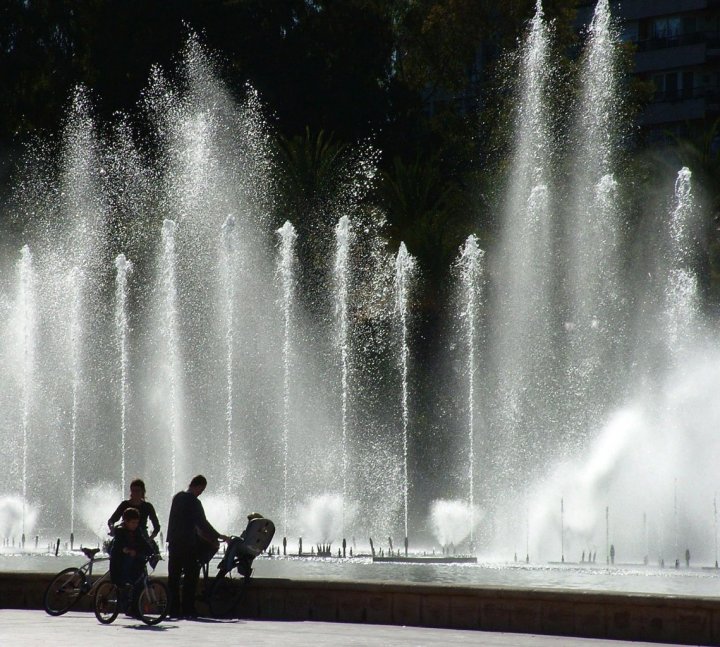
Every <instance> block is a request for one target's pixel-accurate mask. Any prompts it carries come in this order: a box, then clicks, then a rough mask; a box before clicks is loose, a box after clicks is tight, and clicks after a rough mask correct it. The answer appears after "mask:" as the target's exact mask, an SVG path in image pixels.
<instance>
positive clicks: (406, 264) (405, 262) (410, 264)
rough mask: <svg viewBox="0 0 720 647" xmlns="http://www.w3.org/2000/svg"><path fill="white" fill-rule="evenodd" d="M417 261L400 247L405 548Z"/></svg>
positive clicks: (397, 310) (397, 288) (397, 284)
mask: <svg viewBox="0 0 720 647" xmlns="http://www.w3.org/2000/svg"><path fill="white" fill-rule="evenodd" d="M415 266H416V263H415V259H414V258H413V257H412V256H411V255H410V254H409V253H408V250H407V247H406V246H405V243H400V249H399V250H398V253H397V256H396V258H395V313H396V314H397V317H398V320H397V323H398V328H399V333H400V378H401V381H402V390H401V411H402V451H403V511H404V529H405V546H406V550H407V541H408V490H409V481H408V424H409V418H410V416H409V412H408V357H409V352H408V298H409V293H410V289H411V282H412V279H413V274H414V272H415Z"/></svg>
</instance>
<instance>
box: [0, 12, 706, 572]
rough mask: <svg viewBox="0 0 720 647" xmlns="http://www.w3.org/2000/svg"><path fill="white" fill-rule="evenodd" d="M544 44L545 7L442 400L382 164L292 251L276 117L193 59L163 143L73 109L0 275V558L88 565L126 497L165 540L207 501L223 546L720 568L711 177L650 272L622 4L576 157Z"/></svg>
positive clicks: (468, 256) (355, 180) (160, 110)
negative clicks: (378, 179) (633, 209)
mask: <svg viewBox="0 0 720 647" xmlns="http://www.w3.org/2000/svg"><path fill="white" fill-rule="evenodd" d="M551 41H552V32H551V30H550V29H549V28H548V26H547V24H546V21H545V18H544V16H543V13H542V9H541V6H540V4H539V3H538V5H537V11H536V14H535V16H534V17H533V19H532V21H531V22H530V24H529V29H528V34H527V38H526V39H525V41H524V43H523V45H522V47H521V51H520V55H519V59H518V62H519V74H518V79H517V86H518V87H517V92H518V93H519V96H520V97H521V100H519V101H517V102H516V105H517V113H516V114H514V115H513V119H514V124H515V125H516V127H515V129H514V141H513V146H512V150H511V163H510V164H509V168H510V169H511V170H510V173H509V177H508V178H507V184H506V186H505V187H504V190H505V191H504V195H505V199H504V200H503V203H502V204H501V205H499V213H500V216H499V231H498V236H497V240H494V239H488V241H487V244H485V242H484V243H483V246H484V247H485V249H484V250H482V249H481V248H480V240H479V239H478V238H477V237H476V236H475V235H471V236H470V237H468V238H467V240H466V241H465V244H464V245H463V247H462V249H461V250H458V251H459V254H460V256H459V258H458V260H457V262H456V264H455V274H454V277H455V278H454V281H455V287H456V297H457V298H456V299H455V300H454V301H453V305H452V306H451V307H448V311H447V312H444V313H442V314H443V315H444V316H445V320H446V321H451V322H453V323H452V325H448V327H447V328H448V330H449V332H448V334H447V338H444V339H442V340H441V341H442V342H443V343H445V348H446V349H448V350H447V353H446V354H447V357H448V359H447V363H448V364H452V366H451V368H450V371H449V373H450V374H451V375H452V376H453V378H452V379H448V380H444V379H443V378H442V377H438V379H428V380H423V379H421V378H422V375H423V373H429V372H434V371H435V369H436V367H435V366H423V365H422V364H421V363H419V362H416V361H415V359H414V358H415V357H417V356H418V355H419V354H417V353H416V351H417V349H418V348H420V346H421V344H423V343H425V340H423V339H422V338H421V337H420V336H419V335H415V334H414V332H415V329H416V328H415V323H416V322H419V321H421V319H415V316H416V314H418V312H419V304H418V303H417V302H416V299H415V294H416V292H415V290H414V287H415V283H414V280H415V278H417V280H418V281H420V280H422V267H418V266H417V263H416V262H415V261H414V259H413V257H412V256H411V254H410V252H411V251H412V249H410V250H409V249H408V248H407V247H406V246H405V245H404V244H400V245H399V250H398V252H397V254H391V253H389V252H388V248H389V246H388V244H387V243H386V242H385V241H386V240H387V238H384V234H386V233H387V230H386V229H385V223H384V216H383V214H382V213H380V212H379V210H378V209H377V208H376V207H374V206H372V205H371V204H369V202H368V203H362V204H359V203H360V202H361V201H360V199H359V198H358V196H361V197H362V196H366V195H368V193H369V192H370V189H369V188H368V187H371V186H372V179H373V177H374V176H375V168H374V166H373V163H374V160H375V158H374V157H373V156H372V155H367V156H365V157H363V156H362V155H359V154H358V157H359V158H362V159H361V162H362V163H360V162H358V164H357V166H358V167H361V171H358V173H357V177H356V176H353V177H352V178H349V179H348V180H347V182H346V183H345V184H344V185H343V188H342V190H340V191H339V195H338V197H337V200H336V201H334V202H332V204H329V205H328V208H327V212H326V213H324V214H323V215H324V216H325V219H324V220H323V221H322V223H321V224H320V225H318V226H317V229H315V230H314V229H312V227H308V226H307V223H301V222H300V221H294V222H295V225H296V226H297V231H296V230H295V228H294V227H293V225H291V224H290V223H289V222H285V224H282V223H283V222H284V221H285V217H286V214H282V213H281V212H282V205H278V204H276V203H275V202H276V195H275V186H276V185H275V178H276V177H277V174H279V173H282V172H283V169H279V168H277V167H276V166H275V163H276V160H275V158H274V157H273V154H272V150H271V147H270V144H269V141H270V134H269V130H268V127H267V126H266V124H265V121H264V119H263V116H262V115H263V110H262V105H261V103H260V100H259V98H258V96H257V94H256V93H255V92H254V91H253V90H248V94H247V96H246V97H245V98H244V99H242V100H240V101H237V100H236V99H235V98H233V97H232V95H231V93H230V92H229V91H228V90H227V88H225V87H224V85H223V84H222V82H221V81H220V80H219V77H218V74H217V70H216V69H215V66H214V65H213V62H212V57H211V56H209V55H207V54H206V53H204V52H203V50H202V48H201V47H200V46H199V45H198V44H197V43H196V42H195V41H193V40H192V39H191V42H190V43H189V45H188V47H187V48H186V51H185V52H184V60H185V63H184V65H183V67H182V69H181V70H180V73H179V74H178V75H165V74H164V73H163V72H162V71H161V70H159V69H154V70H153V72H152V74H151V80H150V85H149V88H148V90H147V92H146V93H144V95H143V97H144V98H143V104H142V107H141V114H140V118H142V119H145V120H146V122H147V130H148V131H149V132H151V133H152V137H151V138H150V139H149V140H148V141H149V142H150V143H148V142H136V141H134V139H133V134H132V130H130V129H129V128H128V126H127V124H128V119H129V118H128V117H123V118H121V120H120V121H121V123H120V124H117V125H115V127H114V128H110V129H106V128H98V127H97V126H96V124H95V118H94V117H93V114H92V109H91V106H90V105H89V102H88V100H87V97H86V95H85V93H83V92H79V93H78V96H77V97H76V98H75V101H74V103H73V107H72V109H71V111H70V113H69V115H68V120H67V126H66V136H65V138H64V139H63V143H62V146H60V147H59V148H58V150H57V151H55V153H54V154H55V155H57V156H58V160H57V161H58V164H57V165H50V166H53V168H47V167H46V166H45V165H42V164H40V165H38V167H37V168H34V170H33V172H29V173H28V174H27V177H26V178H24V179H23V181H22V186H21V187H20V188H19V189H18V192H17V193H18V195H17V196H16V198H15V201H16V202H17V213H18V214H19V215H18V219H19V221H20V222H21V223H22V224H23V225H24V231H23V234H22V236H23V241H22V242H23V244H26V245H27V246H25V247H23V248H22V251H19V257H20V260H19V261H18V260H17V257H16V256H15V255H13V256H12V258H10V259H4V258H3V259H0V260H2V262H3V263H4V264H6V265H8V266H10V265H15V264H16V263H19V264H18V265H17V269H18V272H19V278H17V274H16V273H12V272H4V273H3V274H2V275H1V278H0V309H1V310H2V313H3V314H6V313H10V312H12V313H13V315H12V317H10V318H9V320H11V321H10V323H9V324H6V325H4V326H3V327H2V329H0V353H2V359H3V361H4V364H3V365H6V366H7V367H8V369H7V371H5V374H4V375H1V376H0V387H1V388H0V443H1V446H2V448H3V453H4V455H11V456H13V457H14V458H13V461H14V462H13V469H12V470H11V472H12V473H10V474H5V475H0V478H1V479H2V480H0V493H2V497H3V498H2V501H3V504H2V506H4V507H2V506H0V508H2V510H3V512H2V515H0V516H2V518H3V519H5V518H7V519H9V521H7V522H5V521H4V525H3V526H2V527H1V528H0V529H2V528H5V527H7V528H10V527H12V530H6V531H5V532H8V533H10V532H12V533H22V532H23V531H24V532H27V531H28V530H29V529H30V528H31V527H32V528H34V529H35V531H36V532H38V533H40V534H41V535H42V536H46V537H50V538H51V539H54V538H55V537H56V536H57V535H60V534H61V533H65V532H66V530H65V526H66V525H67V523H68V520H69V523H70V532H71V533H72V534H73V535H74V536H79V537H82V538H83V539H85V540H90V541H95V538H96V537H97V534H98V530H99V529H98V527H97V526H98V524H101V523H102V521H103V520H104V519H105V518H106V517H107V516H109V513H110V512H111V511H112V509H114V507H115V505H116V503H117V502H116V501H115V500H106V499H112V498H113V497H115V496H117V494H118V488H117V483H116V480H117V478H118V475H119V479H120V481H121V485H122V486H123V487H124V486H125V483H126V480H127V479H128V478H129V477H132V476H133V475H134V474H137V475H138V476H144V477H145V478H146V481H147V482H148V486H149V493H150V495H151V500H152V501H153V503H154V504H155V505H156V507H157V509H158V511H159V513H160V516H161V519H162V518H164V516H165V515H166V513H167V509H168V507H169V501H170V498H171V495H172V494H173V493H174V492H175V491H177V490H178V489H180V488H181V487H183V486H184V485H185V483H186V482H187V481H188V480H189V478H190V477H191V476H192V475H193V474H194V473H197V472H202V473H205V474H206V475H207V476H208V479H209V482H210V486H209V489H208V492H207V497H208V498H207V499H206V500H207V501H208V504H207V506H206V507H207V509H208V514H209V516H211V511H212V514H216V515H218V516H219V517H220V518H221V519H225V523H226V524H227V525H228V526H230V527H232V526H234V525H235V526H236V525H237V524H239V523H241V522H242V519H243V516H244V514H246V513H247V512H249V511H252V510H258V511H261V512H262V513H264V514H266V515H267V516H269V517H271V518H277V519H279V520H281V525H282V529H283V535H284V536H285V537H286V538H288V539H289V538H300V537H303V538H304V539H305V542H306V549H307V547H308V546H310V545H312V544H313V543H314V542H318V543H322V544H323V545H324V546H325V545H328V544H333V546H334V548H335V549H337V547H338V546H339V545H341V544H340V542H341V541H342V540H343V539H345V540H346V541H347V542H351V538H353V537H354V538H356V539H357V541H352V544H353V547H354V554H355V555H357V553H358V552H364V553H367V552H368V551H367V550H366V549H367V547H368V545H369V541H370V537H374V542H375V545H376V546H377V547H378V550H380V546H381V543H380V542H382V546H383V549H384V546H385V539H386V538H392V537H395V538H396V539H397V538H398V537H402V539H406V540H408V541H409V539H410V538H412V548H413V551H421V550H426V551H431V550H433V548H438V547H439V546H440V545H443V546H444V547H445V548H446V549H447V548H448V547H449V546H450V545H453V547H454V548H455V550H460V547H461V546H462V550H465V549H466V547H469V549H470V552H472V553H473V555H471V557H480V558H481V559H483V558H484V559H486V560H494V561H502V562H507V561H511V558H512V555H513V552H516V553H517V552H518V551H517V550H514V549H515V548H516V547H517V546H518V545H519V546H521V547H524V548H525V554H526V560H525V561H529V558H530V555H532V556H533V561H534V562H536V563H539V562H542V561H547V560H549V559H555V560H557V559H558V557H560V558H561V560H562V559H563V558H566V564H565V566H563V568H565V567H567V566H568V563H569V562H575V561H577V560H578V559H579V557H580V550H582V551H590V550H591V549H592V550H593V551H596V549H597V547H600V548H601V547H602V546H603V544H606V545H614V546H616V547H618V550H619V551H621V552H620V553H619V554H622V555H628V559H629V560H635V561H636V562H637V563H638V564H639V563H640V562H641V561H647V562H649V563H655V562H656V561H657V558H658V557H660V558H661V557H662V556H663V555H665V554H667V555H670V554H671V552H675V553H676V556H677V554H678V553H679V551H681V550H684V549H685V547H686V545H690V546H691V547H692V550H693V555H694V556H696V559H697V560H698V562H701V561H702V560H705V561H706V562H708V563H714V562H715V561H716V559H717V547H716V546H717V540H716V537H717V530H716V528H715V527H711V523H710V521H708V522H707V523H706V522H705V521H703V520H704V519H708V520H709V519H710V516H709V515H710V505H711V498H712V496H713V493H714V492H715V491H716V489H717V488H716V486H715V481H714V473H715V469H714V465H712V460H711V457H712V455H713V453H714V450H715V449H716V448H717V440H716V438H715V433H714V429H715V428H716V427H717V421H718V420H720V405H719V404H718V403H717V402H716V398H715V397H714V393H713V392H712V389H711V387H710V386H709V385H712V384H714V383H716V382H717V381H718V379H720V375H719V371H718V369H717V366H718V365H720V361H718V360H719V359H720V343H718V339H717V334H715V333H714V332H712V330H710V327H709V326H707V325H706V324H707V321H709V319H708V318H707V317H706V315H705V314H704V313H703V309H702V307H701V301H702V297H701V294H700V293H699V290H698V281H697V277H696V274H695V261H696V246H697V240H696V231H695V229H696V227H697V225H698V223H697V218H698V208H697V205H696V204H695V201H694V199H693V188H692V177H691V173H690V171H689V170H688V169H683V170H681V171H680V174H679V175H678V178H677V184H676V187H675V194H674V198H673V202H672V204H671V205H670V206H669V207H668V208H667V209H666V210H664V211H662V213H656V214H655V217H656V218H657V220H656V221H653V222H652V223H649V224H648V227H647V228H648V229H649V230H650V229H652V230H654V231H656V232H659V233H658V234H657V236H656V237H655V238H652V239H648V240H647V241H644V240H632V241H631V243H629V242H628V240H629V239H631V238H632V237H633V232H632V231H628V227H627V223H626V222H625V219H626V217H625V214H624V213H623V211H622V208H621V205H622V195H623V191H624V184H623V182H624V180H623V177H622V173H621V170H620V169H621V166H620V165H619V164H618V161H617V155H618V147H619V144H620V141H621V136H622V130H623V129H622V124H621V123H620V122H621V120H620V119H619V118H618V117H616V116H615V114H616V111H614V110H613V109H612V107H613V106H614V105H615V102H616V101H617V93H618V87H619V85H618V82H617V75H616V73H615V71H614V70H615V67H616V66H615V65H614V62H613V61H614V59H613V56H614V52H615V48H616V45H617V36H616V34H615V32H614V28H613V25H612V21H611V20H610V18H609V13H608V3H607V2H605V1H603V2H601V3H600V4H599V5H598V8H597V13H596V16H595V19H594V21H593V23H592V26H591V31H590V33H589V38H588V41H587V46H586V51H585V55H584V57H583V67H582V70H583V71H582V92H581V96H580V99H579V101H578V106H577V109H576V110H575V112H574V114H573V115H566V117H567V119H566V121H567V124H566V130H567V134H565V135H564V134H563V129H562V128H560V127H555V123H556V122H555V121H553V120H552V118H551V117H552V116H553V115H551V108H550V106H551V102H550V101H549V100H548V95H549V94H550V93H551V92H552V88H553V84H554V83H556V82H557V79H556V78H555V74H554V70H553V67H552V63H551V57H550V54H549V51H550V47H551V45H552V42H551ZM175 76H179V77H181V78H182V83H178V84H177V85H175V84H173V83H172V82H171V81H169V80H168V79H170V78H175ZM551 124H553V127H551ZM98 133H103V135H100V134H98ZM108 133H109V134H108ZM144 147H149V148H150V149H151V152H152V153H153V154H152V155H146V154H145V153H146V151H145V150H144ZM568 150H571V152H570V153H569V154H568V152H567V151H568ZM43 152H44V149H43ZM33 159H35V160H37V159H43V156H42V155H36V156H35V157H31V161H30V162H29V164H30V166H32V163H31V162H32V160H33ZM368 160H369V161H368ZM55 166H56V167H57V168H55ZM57 169H59V170H57ZM668 195H670V187H669V190H668ZM60 198H61V199H60ZM14 206H15V205H14ZM228 214H232V215H231V216H228ZM649 217H650V216H648V218H649ZM621 234H622V235H621ZM637 238H641V237H637ZM483 240H484V239H483ZM644 243H646V244H644ZM630 244H633V245H635V246H636V247H634V248H633V249H632V250H631V248H630ZM29 250H32V255H31V254H30V251H29ZM637 250H642V253H635V252H636V251H637ZM128 258H132V264H131V263H130V261H128V260H127V259H128ZM131 270H132V280H129V275H130V271H131ZM448 270H450V268H448ZM10 276H12V278H7V277H10ZM113 281H114V285H113ZM31 286H32V287H31ZM411 323H412V326H411ZM439 328H440V329H441V330H443V331H445V328H443V327H442V326H440V327H439ZM450 329H452V330H450ZM411 331H412V332H413V334H411ZM21 333H22V334H21ZM450 349H452V350H450ZM5 360H7V361H5ZM433 374H434V373H433ZM437 375H438V376H442V375H443V374H442V373H440V372H438V373H437ZM423 383H426V384H429V385H430V386H429V387H428V388H426V389H423V390H421V391H419V390H418V389H417V385H418V384H423ZM117 385H119V388H118V386H117ZM39 393H43V394H44V396H45V397H43V398H42V399H41V398H39V397H37V396H38V394H39ZM423 399H424V400H426V401H428V402H429V403H430V405H431V406H428V407H426V408H423V409H421V408H420V407H418V406H416V405H417V404H418V403H419V402H421V400H423ZM423 412H429V413H423ZM421 414H422V415H421ZM51 447H52V451H51V450H50V448H51ZM38 465H42V469H40V468H39V467H38ZM676 477H677V479H678V481H677V488H678V491H677V493H676V492H675V487H676V486H675V484H674V481H673V479H674V478H676ZM108 481H110V482H109V483H108ZM213 489H214V491H213ZM628 492H632V493H633V497H629V496H628ZM68 495H69V496H68ZM630 499H632V500H630ZM7 501H10V503H6V502H7ZM559 501H562V503H561V505H558V502H559ZM18 502H20V503H19V504H18ZM30 502H32V504H33V505H30ZM713 503H714V502H713ZM78 504H79V505H78ZM18 505H19V506H20V507H19V508H18V507H17V506H18ZM39 505H41V509H42V510H43V514H42V515H40V516H38V517H37V518H35V519H33V516H34V514H35V513H34V510H36V507H37V506H39ZM103 507H106V508H107V513H106V514H105V513H103V515H100V513H99V511H97V510H96V509H99V508H103ZM5 509H7V510H8V511H9V512H7V511H5ZM608 509H611V510H612V524H610V518H609V511H608ZM16 510H19V511H20V513H19V514H20V517H19V519H20V521H19V522H18V521H16V518H15V511H16ZM518 511H520V512H518ZM606 511H608V513H607V516H606ZM95 512H97V514H95ZM23 520H24V521H23ZM18 523H19V525H20V530H17V529H16V526H18ZM279 525H280V524H279ZM715 525H716V522H715ZM676 528H677V530H676ZM232 529H233V530H238V528H237V527H235V528H232ZM223 530H225V529H223ZM228 530H230V528H228ZM558 538H560V542H558ZM293 541H294V539H293ZM401 541H402V540H401ZM307 542H310V543H309V544H308V543H307ZM389 543H390V542H388V544H389ZM400 543H401V542H399V541H396V542H395V550H396V549H397V547H398V546H399V545H400ZM558 543H559V544H560V546H559V547H560V555H558ZM357 545H359V548H357ZM291 549H292V547H291ZM292 550H293V551H294V549H292ZM297 552H300V549H298V550H297V551H294V554H297ZM333 552H337V550H334V551H333ZM305 553H307V550H305ZM645 558H647V559H645ZM520 561H523V560H520ZM601 561H603V560H602V557H601ZM523 566H526V565H523ZM527 566H528V568H529V565H527Z"/></svg>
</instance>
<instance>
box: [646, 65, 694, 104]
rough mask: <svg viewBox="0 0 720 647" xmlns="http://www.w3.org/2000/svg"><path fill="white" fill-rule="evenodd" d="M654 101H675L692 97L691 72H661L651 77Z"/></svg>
mask: <svg viewBox="0 0 720 647" xmlns="http://www.w3.org/2000/svg"><path fill="white" fill-rule="evenodd" d="M653 83H654V84H655V100H656V101H676V100H677V99H689V98H691V97H692V96H693V73H692V72H663V73H661V74H655V75H654V76H653Z"/></svg>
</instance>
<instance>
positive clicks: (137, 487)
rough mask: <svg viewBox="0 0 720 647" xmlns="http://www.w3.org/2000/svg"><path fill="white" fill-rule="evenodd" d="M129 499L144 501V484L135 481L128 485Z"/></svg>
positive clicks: (141, 481) (138, 480)
mask: <svg viewBox="0 0 720 647" xmlns="http://www.w3.org/2000/svg"><path fill="white" fill-rule="evenodd" d="M130 498H131V499H144V498H145V482H144V481H143V480H142V479H135V480H134V481H132V482H131V483H130Z"/></svg>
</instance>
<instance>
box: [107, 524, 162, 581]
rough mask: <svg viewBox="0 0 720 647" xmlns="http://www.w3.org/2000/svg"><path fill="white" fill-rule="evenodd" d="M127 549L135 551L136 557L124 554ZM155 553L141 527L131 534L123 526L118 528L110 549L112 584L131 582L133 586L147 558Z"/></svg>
mask: <svg viewBox="0 0 720 647" xmlns="http://www.w3.org/2000/svg"><path fill="white" fill-rule="evenodd" d="M125 548H128V549H132V550H134V551H135V557H132V556H131V555H128V554H126V553H125V552H123V551H124V549H125ZM153 552H154V550H153V547H152V546H151V545H150V543H149V542H148V539H147V537H146V535H145V534H144V533H143V532H142V531H141V529H140V527H139V526H138V529H137V530H136V531H135V532H130V531H129V530H128V529H127V528H125V527H123V526H119V527H117V528H116V529H115V534H114V538H113V542H112V548H111V549H110V579H111V580H112V582H113V583H114V584H125V583H126V581H129V582H130V583H131V584H133V583H134V582H135V580H136V579H137V578H138V577H140V575H141V573H142V568H143V565H144V564H145V557H147V556H148V555H152V554H153Z"/></svg>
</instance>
